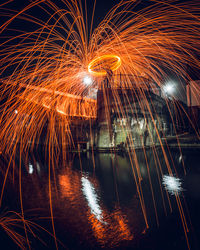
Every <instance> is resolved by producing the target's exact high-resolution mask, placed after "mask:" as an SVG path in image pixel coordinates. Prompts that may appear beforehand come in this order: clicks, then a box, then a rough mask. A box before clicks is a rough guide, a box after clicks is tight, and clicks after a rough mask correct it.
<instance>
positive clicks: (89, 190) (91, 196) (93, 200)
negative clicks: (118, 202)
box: [81, 177, 103, 221]
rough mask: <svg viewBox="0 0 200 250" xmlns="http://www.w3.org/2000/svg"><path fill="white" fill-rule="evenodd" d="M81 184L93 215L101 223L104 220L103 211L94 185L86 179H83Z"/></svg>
mask: <svg viewBox="0 0 200 250" xmlns="http://www.w3.org/2000/svg"><path fill="white" fill-rule="evenodd" d="M81 182H82V191H83V194H84V196H85V198H86V199H87V202H88V205H89V207H90V209H91V213H92V214H94V215H95V217H96V218H97V219H98V220H99V221H101V220H102V219H103V215H102V210H101V208H100V206H99V204H98V196H97V193H96V192H95V188H94V186H93V184H92V183H91V182H90V181H89V180H88V179H87V178H86V177H82V178H81Z"/></svg>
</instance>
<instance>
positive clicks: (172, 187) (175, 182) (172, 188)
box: [162, 175, 183, 195]
mask: <svg viewBox="0 0 200 250" xmlns="http://www.w3.org/2000/svg"><path fill="white" fill-rule="evenodd" d="M162 182H163V185H164V186H165V188H166V190H167V191H168V192H169V193H170V194H172V195H175V194H179V193H180V192H181V191H183V189H182V187H181V179H179V178H176V177H174V176H169V175H164V176H163V181H162Z"/></svg>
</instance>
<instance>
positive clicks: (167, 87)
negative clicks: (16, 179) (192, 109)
mask: <svg viewBox="0 0 200 250" xmlns="http://www.w3.org/2000/svg"><path fill="white" fill-rule="evenodd" d="M174 89H175V88H174V84H173V83H167V84H166V85H165V86H164V87H163V90H164V92H165V93H166V94H173V93H174Z"/></svg>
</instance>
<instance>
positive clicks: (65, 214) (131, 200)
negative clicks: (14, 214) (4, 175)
mask: <svg viewBox="0 0 200 250" xmlns="http://www.w3.org/2000/svg"><path fill="white" fill-rule="evenodd" d="M179 155H180V154H176V155H174V158H173V159H174V162H173V165H176V164H177V166H179V169H177V170H178V171H179V172H180V176H181V178H178V177H175V176H176V175H174V176H171V175H169V174H168V171H167V167H166V166H165V163H164V157H162V152H160V153H159V155H158V157H157V158H155V157H154V155H153V154H152V153H151V152H150V151H149V152H146V159H147V161H148V165H147V164H146V159H145V158H144V155H143V153H142V152H138V153H137V162H138V166H139V169H138V170H137V171H139V173H138V175H139V176H140V179H139V177H138V181H140V185H141V187H142V192H143V199H144V204H145V209H146V213H147V219H148V224H149V226H150V228H149V229H148V230H147V228H146V224H145V221H144V216H143V213H142V208H141V204H140V200H139V196H138V193H137V188H136V185H135V181H134V178H133V172H132V168H131V164H130V160H129V158H128V157H127V156H126V155H113V154H112V155H111V154H96V155H95V157H94V158H95V171H94V166H93V161H92V158H91V155H88V156H86V155H85V154H84V155H82V157H81V163H80V158H79V156H78V155H73V156H71V158H70V159H69V161H68V162H67V164H66V166H59V167H58V168H57V169H55V176H56V179H55V181H54V179H53V178H52V182H51V185H52V186H51V190H52V201H53V213H54V220H55V227H56V233H57V237H58V239H60V240H61V241H62V242H64V244H65V245H66V246H67V247H68V248H70V249H75V248H76V247H77V245H76V247H75V246H74V244H75V243H74V242H73V241H72V240H71V239H73V238H74V239H76V240H77V242H80V244H81V249H82V248H84V249H87V247H88V248H93V249H94V248H98V247H106V248H111V247H112V248H117V247H119V248H123V247H124V246H128V247H135V242H137V241H138V240H139V239H140V238H142V237H145V236H143V235H145V234H146V232H147V233H148V232H149V231H151V229H153V230H155V228H157V225H156V213H157V216H158V219H159V220H163V217H164V218H166V221H167V218H168V217H169V216H170V214H171V206H172V207H173V211H174V213H177V211H178V209H177V205H176V202H175V198H174V197H173V195H174V194H180V193H181V191H182V190H183V187H182V184H181V179H182V178H185V177H184V176H183V169H182V166H181V165H180V159H179ZM184 157H185V156H184ZM158 161H160V165H162V173H161V171H160V170H159V168H157V166H158ZM133 168H134V170H135V171H136V168H135V165H134V166H133ZM25 169H27V170H25V171H24V175H25V172H26V171H27V172H26V173H28V175H26V178H22V179H23V183H22V194H23V204H24V210H25V211H26V210H30V209H32V210H36V209H40V210H41V211H42V214H43V217H45V216H46V217H48V218H49V215H50V213H49V186H48V167H47V166H46V165H45V162H44V161H41V160H40V159H39V158H38V157H35V158H34V157H30V158H29V159H28V162H27V167H26V164H25ZM149 178H151V183H152V184H153V185H152V190H153V193H152V190H151V188H150V181H149ZM160 184H162V185H160ZM30 190H31V192H30ZM184 190H185V188H184ZM30 193H31V196H30ZM167 193H170V194H172V196H170V197H168V195H167ZM177 215H178V213H177ZM182 233H183V232H182ZM67 235H68V237H67ZM166 237H168V236H166ZM169 237H172V236H169ZM157 240H158V239H156V241H157ZM71 241H72V242H71ZM182 241H183V240H182ZM77 244H78V247H79V249H80V245H79V243H77ZM147 244H148V243H147ZM151 244H153V243H151ZM169 244H170V243H169ZM155 245H156V247H155ZM155 245H153V246H152V249H160V247H157V245H158V246H159V244H157V242H156V243H155ZM161 245H162V243H160V246H161ZM166 247H167V244H166ZM135 249H143V248H142V247H139V248H135ZM144 249H145V248H144ZM150 249H151V248H150ZM164 249H165V248H164ZM166 249H167V248H166Z"/></svg>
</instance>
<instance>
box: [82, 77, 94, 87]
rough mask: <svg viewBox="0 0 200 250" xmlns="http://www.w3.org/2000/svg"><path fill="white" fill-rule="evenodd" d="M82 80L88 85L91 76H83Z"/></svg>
mask: <svg viewBox="0 0 200 250" xmlns="http://www.w3.org/2000/svg"><path fill="white" fill-rule="evenodd" d="M83 82H84V83H85V85H90V84H92V78H91V77H90V76H85V77H84V78H83Z"/></svg>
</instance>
